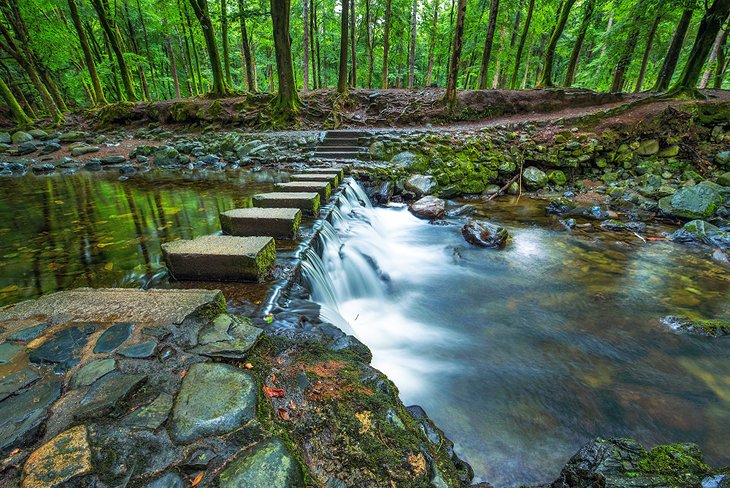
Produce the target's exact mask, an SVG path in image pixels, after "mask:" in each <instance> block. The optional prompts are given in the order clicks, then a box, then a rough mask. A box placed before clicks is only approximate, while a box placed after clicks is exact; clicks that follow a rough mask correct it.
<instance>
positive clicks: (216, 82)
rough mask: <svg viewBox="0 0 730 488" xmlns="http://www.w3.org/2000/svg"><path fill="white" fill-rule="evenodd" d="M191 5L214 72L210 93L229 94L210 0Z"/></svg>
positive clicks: (217, 94) (193, 1)
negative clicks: (211, 17)
mask: <svg viewBox="0 0 730 488" xmlns="http://www.w3.org/2000/svg"><path fill="white" fill-rule="evenodd" d="M93 1H99V0H93ZM190 6H191V7H193V12H194V13H195V17H197V19H198V22H200V27H201V29H202V31H203V39H204V40H205V47H206V50H207V51H208V58H209V60H210V70H211V72H212V73H213V86H212V88H211V90H210V94H211V95H212V96H213V97H217V98H220V97H225V96H228V95H229V88H228V84H227V83H226V79H225V77H224V74H223V67H222V66H221V57H220V54H219V53H218V45H217V44H216V39H215V30H214V29H213V23H212V22H211V21H210V12H209V10H208V0H190ZM272 15H273V12H272Z"/></svg>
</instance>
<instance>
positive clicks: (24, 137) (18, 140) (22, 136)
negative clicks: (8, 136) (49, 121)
mask: <svg viewBox="0 0 730 488" xmlns="http://www.w3.org/2000/svg"><path fill="white" fill-rule="evenodd" d="M32 140H33V136H32V135H30V134H29V133H27V132H23V131H22V130H19V131H18V132H16V133H14V134H13V144H22V143H24V142H30V141H32Z"/></svg>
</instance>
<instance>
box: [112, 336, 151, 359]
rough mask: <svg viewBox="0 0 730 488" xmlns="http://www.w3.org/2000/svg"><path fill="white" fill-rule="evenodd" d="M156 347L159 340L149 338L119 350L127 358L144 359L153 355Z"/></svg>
mask: <svg viewBox="0 0 730 488" xmlns="http://www.w3.org/2000/svg"><path fill="white" fill-rule="evenodd" d="M156 349H157V341H155V340H149V341H143V342H138V343H137V344H131V345H129V346H127V347H123V348H121V349H120V350H119V351H118V354H119V355H120V356H124V357H127V358H136V359H144V358H148V357H150V356H152V355H153V354H154V353H155V350H156Z"/></svg>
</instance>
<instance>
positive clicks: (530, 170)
mask: <svg viewBox="0 0 730 488" xmlns="http://www.w3.org/2000/svg"><path fill="white" fill-rule="evenodd" d="M522 181H524V182H525V186H526V187H527V188H529V189H531V190H538V189H540V188H542V187H544V186H545V185H547V183H548V177H547V175H546V174H545V172H544V171H542V170H541V169H538V168H536V167H534V166H528V167H527V168H525V170H524V171H523V172H522Z"/></svg>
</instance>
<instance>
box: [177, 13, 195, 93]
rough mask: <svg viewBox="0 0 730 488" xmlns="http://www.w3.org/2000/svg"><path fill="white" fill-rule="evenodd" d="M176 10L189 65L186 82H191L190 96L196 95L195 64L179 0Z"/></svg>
mask: <svg viewBox="0 0 730 488" xmlns="http://www.w3.org/2000/svg"><path fill="white" fill-rule="evenodd" d="M177 11H178V14H179V16H180V26H181V27H182V37H183V39H184V40H185V59H186V61H187V64H188V66H189V67H190V71H189V73H188V84H191V82H192V86H191V87H190V96H191V97H192V96H196V95H198V93H199V92H198V83H197V82H196V80H195V66H193V56H192V54H191V52H190V50H191V48H190V41H189V39H188V32H187V26H186V22H185V17H184V16H183V11H182V5H181V4H180V0H177Z"/></svg>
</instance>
